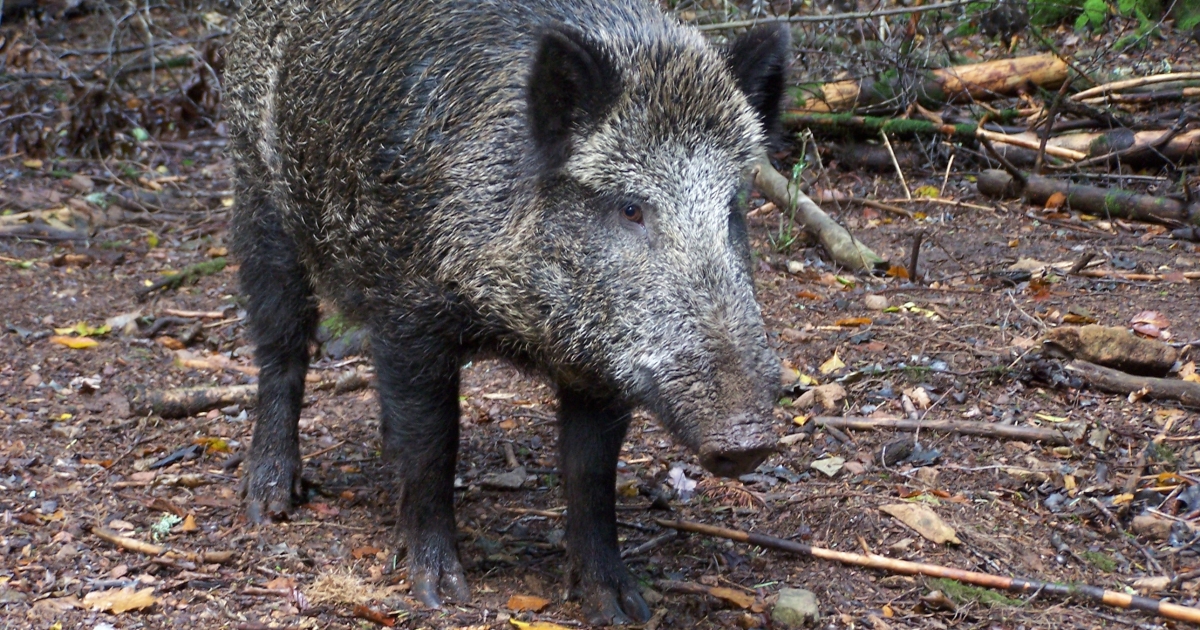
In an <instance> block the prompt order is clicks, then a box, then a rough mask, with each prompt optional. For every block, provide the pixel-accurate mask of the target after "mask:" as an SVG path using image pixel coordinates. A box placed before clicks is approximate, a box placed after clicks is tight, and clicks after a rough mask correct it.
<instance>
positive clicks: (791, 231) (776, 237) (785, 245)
mask: <svg viewBox="0 0 1200 630" xmlns="http://www.w3.org/2000/svg"><path fill="white" fill-rule="evenodd" d="M806 145H807V142H806V143H805V145H804V146H802V147H801V149H804V148H807V146H806ZM800 155H801V157H800V159H799V160H798V161H797V162H796V164H795V165H793V166H792V179H791V181H790V182H789V183H788V197H789V198H790V199H791V200H792V203H791V204H790V205H791V207H789V208H780V209H779V229H778V230H776V232H775V233H774V234H769V235H767V238H768V239H769V240H770V241H771V247H772V248H774V249H775V251H777V252H785V251H788V250H790V249H791V248H792V245H794V244H795V243H796V241H798V240H800V231H799V229H798V228H797V227H796V203H795V198H796V195H797V194H799V193H800V181H801V177H800V175H801V174H802V173H804V169H806V168H808V163H807V162H806V161H805V159H804V157H803V156H804V155H805V153H804V152H803V150H802V151H801V153H800Z"/></svg>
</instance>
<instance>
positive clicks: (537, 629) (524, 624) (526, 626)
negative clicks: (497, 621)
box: [508, 619, 574, 630]
mask: <svg viewBox="0 0 1200 630" xmlns="http://www.w3.org/2000/svg"><path fill="white" fill-rule="evenodd" d="M508 623H511V624H512V625H514V626H516V627H517V628H518V629H519V630H574V629H573V628H568V627H566V626H560V625H558V624H556V623H550V622H549V621H518V620H516V619H509V620H508Z"/></svg>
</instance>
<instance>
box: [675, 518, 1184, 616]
mask: <svg viewBox="0 0 1200 630" xmlns="http://www.w3.org/2000/svg"><path fill="white" fill-rule="evenodd" d="M655 520H656V521H657V522H658V524H659V525H661V526H663V527H670V528H671V529H677V530H680V531H685V532H694V533H697V534H707V535H709V536H716V537H718V538H727V539H729V540H736V541H738V542H744V543H749V544H751V545H758V546H759V547H766V548H768V549H778V550H780V551H790V552H792V553H795V554H800V555H802V556H811V557H814V558H821V559H824V560H833V561H835V562H840V563H842V564H849V565H854V566H859V567H867V568H871V569H882V570H884V571H890V572H892V573H904V574H908V575H927V576H929V577H940V578H950V579H951V580H957V581H959V582H965V583H967V584H975V585H978V586H987V587H989V588H996V589H1001V590H1005V591H1012V592H1014V593H1031V594H1032V593H1044V594H1047V595H1056V596H1058V597H1082V598H1084V599H1089V600H1091V601H1094V602H1099V603H1102V604H1107V605H1109V606H1115V607H1117V608H1131V609H1134V610H1144V611H1146V612H1150V613H1154V614H1156V615H1160V616H1162V617H1166V618H1167V619H1176V620H1179V621H1190V622H1191V623H1200V609H1198V608H1192V607H1190V606H1180V605H1179V604H1172V603H1170V602H1164V601H1160V600H1157V599H1152V598H1149V597H1142V596H1140V595H1126V594H1125V593H1117V592H1114V591H1107V590H1104V589H1102V588H1100V587H1098V586H1089V585H1087V584H1054V583H1051V582H1040V581H1038V580H1026V579H1022V578H1012V577H1004V576H1001V575H992V574H990V573H979V572H977V571H963V570H962V569H954V568H951V567H943V566H939V565H936V564H925V563H923V562H909V561H907V560H895V559H893V558H885V557H883V556H877V555H875V554H871V555H862V554H857V553H846V552H844V551H833V550H831V549H822V548H820V547H813V546H811V545H806V544H804V543H798V542H794V541H791V540H785V539H783V538H776V537H774V536H766V535H763V534H752V533H750V532H744V531H741V530H737V529H728V528H725V527H716V526H713V525H705V524H703V523H694V522H691V521H668V520H666V519H661V518H660V519H655Z"/></svg>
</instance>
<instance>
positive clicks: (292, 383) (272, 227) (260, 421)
mask: <svg viewBox="0 0 1200 630" xmlns="http://www.w3.org/2000/svg"><path fill="white" fill-rule="evenodd" d="M242 193H243V191H239V197H240V198H241V199H239V201H240V202H241V203H242V204H248V205H246V206H244V207H242V208H239V209H238V212H237V213H236V214H235V225H234V242H233V244H234V247H235V249H236V250H237V253H238V256H239V258H240V259H241V263H242V265H241V269H240V272H239V276H240V278H239V279H240V282H241V287H242V293H243V294H244V295H245V296H246V299H247V303H246V315H247V324H248V327H249V332H250V338H251V340H252V341H253V342H254V345H255V355H254V358H255V361H256V362H257V363H258V366H259V369H260V371H259V378H258V405H257V407H256V409H255V416H256V417H255V422H254V438H253V439H254V441H253V443H252V444H251V446H250V459H249V463H248V466H247V468H246V472H245V475H244V476H243V478H242V494H243V496H244V497H245V500H246V516H247V518H249V519H250V520H251V521H252V522H255V523H258V522H262V521H263V520H264V519H266V518H268V517H269V516H270V515H272V514H285V513H286V512H287V511H288V510H289V509H290V508H291V506H292V503H293V501H295V500H297V499H300V498H301V493H302V483H301V469H302V464H301V462H300V435H299V431H298V429H297V424H298V423H299V421H300V404H301V402H302V400H303V398H304V375H305V373H306V372H307V371H308V358H309V357H308V344H309V340H310V339H312V335H313V332H314V330H315V329H316V324H317V303H316V300H315V299H314V298H313V292H312V286H311V285H310V284H309V282H308V280H307V277H306V275H305V273H304V269H303V267H301V264H300V261H299V260H298V259H297V255H296V247H295V244H294V242H293V241H292V239H291V237H290V236H288V235H287V233H286V232H285V231H284V230H283V227H282V226H281V225H280V222H279V219H278V213H277V212H275V211H274V205H273V203H272V202H271V200H270V199H269V198H268V197H267V196H266V195H265V194H255V193H254V192H253V191H249V192H246V193H245V194H242Z"/></svg>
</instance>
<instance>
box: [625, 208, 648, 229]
mask: <svg viewBox="0 0 1200 630" xmlns="http://www.w3.org/2000/svg"><path fill="white" fill-rule="evenodd" d="M621 216H623V217H625V219H626V220H627V221H633V222H634V223H636V224H638V225H645V224H644V223H643V219H642V207H641V206H639V205H637V204H636V203H627V204H625V205H624V206H622V208H621Z"/></svg>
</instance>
